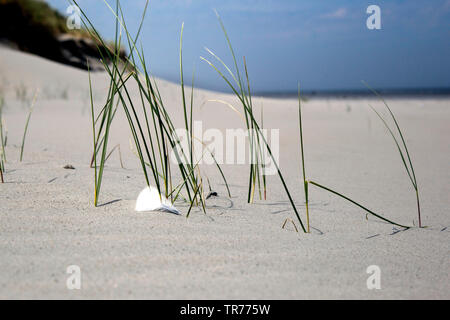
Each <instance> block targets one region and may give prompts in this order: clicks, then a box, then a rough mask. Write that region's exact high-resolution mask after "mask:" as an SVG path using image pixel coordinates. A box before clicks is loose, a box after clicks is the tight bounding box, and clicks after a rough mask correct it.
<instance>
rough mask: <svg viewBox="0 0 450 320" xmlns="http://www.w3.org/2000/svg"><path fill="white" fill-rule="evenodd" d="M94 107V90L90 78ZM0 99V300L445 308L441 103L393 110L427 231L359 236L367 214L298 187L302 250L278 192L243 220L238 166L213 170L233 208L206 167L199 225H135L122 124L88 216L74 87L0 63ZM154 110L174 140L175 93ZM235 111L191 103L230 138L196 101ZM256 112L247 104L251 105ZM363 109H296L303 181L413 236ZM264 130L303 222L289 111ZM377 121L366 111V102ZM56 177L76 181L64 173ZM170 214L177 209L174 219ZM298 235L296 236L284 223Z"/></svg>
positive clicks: (409, 205) (329, 105) (84, 149)
mask: <svg viewBox="0 0 450 320" xmlns="http://www.w3.org/2000/svg"><path fill="white" fill-rule="evenodd" d="M93 81H94V88H95V90H96V97H97V100H96V101H97V102H98V104H100V103H101V102H102V101H103V100H102V97H103V95H104V94H105V90H106V89H107V86H108V83H107V81H106V78H105V75H104V74H94V75H93ZM0 83H1V86H2V88H3V92H4V94H5V96H6V110H5V114H4V118H5V123H6V126H7V129H8V147H7V150H6V152H7V158H8V162H7V164H6V169H7V172H6V175H5V179H6V183H5V184H3V185H0V298H3V299H4V298H39V299H42V298H63V299H80V298H83V299H84V298H126V299H127V298H151V299H153V298H162V299H170V298H174V299H190V298H192V299H220V298H222V299H235V298H250V299H262V298H266V299H281V298H288V299H302V298H331V299H335V298H351V299H357V298H362V299H382V298H387V299H405V298H414V299H419V298H424V299H435V298H437V299H449V298H450V282H449V270H450V265H449V249H450V245H449V244H450V242H449V240H450V238H449V231H450V230H449V228H448V226H449V225H450V219H449V207H450V198H449V194H450V171H449V163H450V162H449V160H450V144H449V137H450V103H449V102H450V101H449V100H445V99H432V98H429V99H409V100H407V99H401V100H400V99H395V100H391V101H389V103H390V106H391V107H392V109H393V111H394V112H395V113H396V115H397V118H398V120H399V122H400V125H401V127H402V129H403V130H404V134H405V135H406V139H407V143H408V146H409V149H410V152H411V155H412V159H413V163H414V167H415V170H416V175H417V179H418V182H419V187H420V190H421V201H422V220H423V223H424V224H425V225H427V226H429V227H428V228H427V229H420V230H419V229H417V228H414V229H410V230H407V231H403V232H396V229H398V228H396V229H394V228H393V226H392V225H389V224H386V223H383V222H380V221H377V220H376V219H374V218H370V217H369V220H366V218H365V212H363V211H362V210H360V209H358V208H357V207H355V206H353V205H351V204H349V203H348V202H346V201H344V200H342V199H340V198H337V197H335V196H334V195H331V194H328V193H326V192H324V191H322V190H318V189H314V188H312V187H311V189H310V194H311V210H310V211H311V212H310V214H311V224H312V226H313V227H314V229H313V232H312V233H311V234H309V235H306V234H303V233H302V232H300V233H296V232H295V231H294V229H293V227H292V226H291V225H290V226H289V227H288V228H287V229H282V228H281V226H282V224H283V222H284V220H285V219H286V218H287V217H290V218H292V219H293V220H294V221H296V220H295V216H294V214H293V211H292V209H291V207H290V205H289V203H288V202H287V197H286V195H285V193H284V191H283V189H282V187H281V184H280V182H279V180H278V178H277V176H273V177H271V178H270V179H269V182H268V200H267V201H259V200H257V201H256V203H255V204H253V205H249V204H247V203H246V197H247V178H248V167H247V166H242V165H241V166H225V167H224V171H225V174H226V176H227V178H228V180H229V182H230V184H231V192H232V199H231V200H229V199H227V197H226V192H225V188H224V185H223V183H222V180H221V179H220V176H219V174H218V173H217V171H216V169H215V168H214V167H207V166H205V167H204V168H203V170H204V172H205V173H206V174H207V175H208V177H209V179H210V181H211V184H212V187H213V189H214V190H215V191H217V192H218V193H219V196H220V197H219V198H217V199H213V200H211V201H210V202H208V207H209V208H208V214H207V215H204V214H203V213H202V212H201V211H200V210H198V209H195V210H194V211H193V212H192V214H191V216H190V218H189V219H186V218H185V217H184V216H176V215H172V214H168V213H137V212H135V211H134V205H135V199H136V197H137V195H138V193H139V191H140V190H141V189H142V188H143V187H144V185H145V182H144V179H143V176H142V174H141V171H140V169H139V164H138V160H137V159H136V157H135V156H134V155H133V154H132V152H131V151H130V147H129V138H130V136H131V135H130V132H129V128H128V125H127V123H126V121H124V119H123V116H122V112H120V113H121V114H120V115H119V116H118V118H117V119H116V121H115V122H114V124H113V129H112V130H113V133H112V137H111V144H110V145H111V147H112V146H114V145H115V144H120V145H121V151H122V156H123V161H124V165H125V169H122V168H121V167H120V163H119V159H118V155H117V154H116V153H114V155H113V156H112V157H111V158H110V159H109V160H108V163H107V164H108V167H107V169H106V171H105V177H104V180H103V190H102V193H101V199H100V202H101V203H107V204H105V205H104V206H101V207H98V208H94V207H93V204H92V201H93V195H92V194H93V181H94V179H93V175H94V172H93V169H90V168H89V161H90V157H91V149H92V138H91V135H92V131H91V120H90V114H89V110H90V109H89V102H88V87H87V73H85V72H83V71H80V70H76V69H73V68H70V67H66V66H62V65H59V64H55V63H53V62H50V61H47V60H43V59H41V58H38V57H35V56H31V55H27V54H23V53H20V52H15V51H11V50H9V49H5V48H0ZM21 83H23V84H24V87H27V88H28V96H30V95H32V92H33V90H34V88H40V95H39V98H38V100H37V103H36V106H35V110H34V113H33V115H32V118H31V122H30V127H29V133H28V138H27V141H26V147H25V154H24V161H23V162H22V163H19V161H18V159H19V146H20V144H21V138H22V133H23V126H24V123H25V119H26V114H27V109H26V107H24V106H23V103H22V102H21V101H19V100H18V99H17V96H16V89H17V88H18V87H19V86H20V84H21ZM159 83H160V89H161V91H162V92H161V93H162V95H163V98H164V99H165V101H166V104H167V107H168V109H169V112H170V113H171V114H174V117H175V122H176V124H177V125H179V126H182V113H181V105H180V97H181V95H180V88H179V87H178V86H177V85H175V84H171V83H168V82H165V81H160V82H159ZM217 98H219V99H223V100H226V101H228V102H230V103H233V104H235V105H236V106H238V104H237V103H236V100H235V98H233V97H232V96H228V95H224V94H216V93H213V92H208V91H202V90H198V91H196V119H199V120H202V121H203V126H204V127H205V128H206V127H211V128H213V127H217V128H220V129H225V128H234V127H238V126H241V122H240V121H241V120H240V119H239V117H238V116H237V115H236V114H235V113H234V112H232V111H230V110H229V109H228V108H227V107H224V106H223V105H219V104H216V103H211V102H209V103H206V104H205V105H204V106H203V107H202V108H201V109H200V108H199V106H200V105H201V104H202V103H203V102H204V101H205V100H208V99H217ZM256 100H257V102H256V104H257V105H259V104H260V101H261V99H256ZM368 102H369V101H366V100H362V99H361V100H355V99H354V100H326V99H322V100H311V101H308V102H306V103H305V104H304V136H305V151H306V164H307V172H308V176H309V178H311V179H313V180H316V181H318V182H321V183H323V184H326V185H328V186H330V187H332V188H335V189H336V190H339V191H340V192H342V193H344V194H346V195H348V196H350V197H352V198H353V199H355V200H357V201H360V202H361V203H363V204H365V205H366V206H368V207H369V208H371V209H373V210H374V211H376V212H378V213H381V214H383V215H384V216H386V217H388V218H391V219H393V220H395V221H397V222H399V223H403V224H408V225H412V223H413V220H415V224H416V225H417V213H416V204H415V196H414V193H413V190H412V187H411V185H410V183H409V180H408V177H407V175H406V172H405V170H404V168H403V166H402V163H401V160H400V157H399V155H398V153H397V150H396V149H395V145H394V144H393V141H392V139H391V137H390V136H389V134H388V132H387V131H386V130H385V129H384V128H383V125H382V123H381V122H380V121H379V119H377V118H376V115H375V114H373V112H372V111H371V110H370V109H369V107H368V105H367V104H368ZM263 103H264V110H265V125H266V126H267V127H271V128H280V141H281V147H280V153H281V159H280V165H281V168H282V171H283V173H284V175H285V177H286V180H287V183H288V185H289V187H290V189H291V192H292V194H293V195H294V198H295V201H296V203H297V205H298V208H299V211H300V213H301V215H302V217H303V218H304V217H305V210H304V205H303V202H304V196H303V189H302V188H303V186H302V182H301V171H300V153H299V139H298V122H297V121H298V120H297V119H298V118H297V117H298V116H297V101H296V100H276V99H264V100H263ZM370 103H372V104H373V105H374V106H375V107H378V108H380V110H382V104H380V103H379V102H378V101H376V100H373V101H370ZM66 164H71V165H73V166H74V167H75V168H76V169H75V170H66V169H63V166H65V165H66ZM177 207H178V208H179V209H180V211H182V212H183V214H185V213H186V211H187V205H186V204H177ZM297 226H298V223H297ZM69 265H78V266H80V268H81V272H82V288H81V290H68V289H67V287H66V279H67V277H68V275H67V274H66V268H67V267H68V266H69ZM370 265H377V266H379V267H380V269H381V289H380V290H368V289H367V286H366V280H367V278H368V277H369V274H367V273H366V269H367V267H368V266H370Z"/></svg>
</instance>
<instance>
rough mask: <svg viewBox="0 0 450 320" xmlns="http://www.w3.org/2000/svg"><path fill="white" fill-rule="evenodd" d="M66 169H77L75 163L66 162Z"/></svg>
mask: <svg viewBox="0 0 450 320" xmlns="http://www.w3.org/2000/svg"><path fill="white" fill-rule="evenodd" d="M64 169H69V170H75V167H74V166H73V165H71V164H66V165H65V166H64Z"/></svg>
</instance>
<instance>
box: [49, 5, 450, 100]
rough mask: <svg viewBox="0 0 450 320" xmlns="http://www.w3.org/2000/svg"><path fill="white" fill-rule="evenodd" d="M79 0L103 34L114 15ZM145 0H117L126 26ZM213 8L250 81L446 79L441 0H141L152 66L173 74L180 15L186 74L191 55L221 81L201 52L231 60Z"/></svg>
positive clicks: (206, 75)
mask: <svg viewBox="0 0 450 320" xmlns="http://www.w3.org/2000/svg"><path fill="white" fill-rule="evenodd" d="M108 1H109V2H110V3H111V4H113V3H114V2H115V1H113V0H108ZM48 2H49V3H50V4H51V5H52V6H53V7H55V8H58V9H59V10H60V11H65V10H66V8H67V2H66V1H61V0H49V1H48ZM78 2H79V4H80V5H81V7H82V8H83V9H84V10H85V11H86V12H87V13H88V16H89V17H90V18H91V19H92V21H93V22H94V24H95V25H96V27H97V28H98V29H99V30H100V32H101V34H102V35H103V36H104V37H105V38H110V39H112V38H113V34H114V18H113V16H112V14H111V12H110V11H109V9H108V8H107V7H106V5H105V4H104V3H103V1H102V0H95V1H94V0H79V1H78ZM145 2H146V1H145V0H126V1H122V5H123V7H124V10H125V16H126V19H127V24H128V25H129V26H130V28H131V29H132V30H135V29H136V28H137V25H138V22H139V20H140V17H141V15H142V10H143V8H144V6H145ZM371 4H375V5H378V6H379V7H380V9H381V27H382V29H381V30H369V29H367V27H366V19H367V17H368V16H369V15H368V14H367V13H366V8H367V7H368V6H369V5H371ZM213 9H216V10H217V11H218V12H219V14H220V15H221V17H222V20H223V21H224V23H225V26H226V28H227V31H228V33H229V36H230V38H231V40H232V43H233V46H234V48H235V50H236V53H237V56H238V57H239V58H242V56H245V57H246V60H247V65H248V68H249V73H250V81H251V84H252V88H253V90H254V91H295V90H296V87H297V82H298V81H300V83H301V85H302V87H303V88H304V89H305V90H336V89H362V88H363V86H362V84H361V82H360V81H361V80H365V81H367V82H368V83H369V84H371V85H372V86H373V87H377V88H415V87H450V0H430V1H423V0H407V1H402V0H397V1H395V0H390V1H376V0H373V1H364V0H329V1H320V0H309V1H301V0H221V1H219V0H150V7H149V12H148V14H147V17H146V20H145V24H144V29H143V33H142V36H141V41H142V44H143V47H144V50H145V52H146V59H147V61H148V64H150V68H151V71H152V73H153V74H154V75H156V76H159V77H162V78H165V79H169V80H172V81H178V79H179V69H178V68H179V66H178V47H179V35H180V28H181V23H182V22H184V23H185V33H184V48H183V53H184V65H185V72H186V76H185V77H186V78H190V77H191V74H192V71H193V67H194V65H195V70H196V71H195V73H196V82H197V84H198V85H199V86H201V87H206V88H211V89H216V90H217V89H218V90H225V89H226V87H225V84H224V83H223V80H221V79H219V78H218V76H217V74H216V73H215V72H214V71H213V70H212V69H211V68H210V67H209V66H208V65H207V64H206V63H205V62H202V61H201V60H200V56H208V54H207V52H206V51H205V50H204V47H208V48H210V49H211V50H212V51H214V52H215V53H216V54H217V55H219V56H220V57H222V58H223V59H224V60H225V62H226V63H230V66H231V65H232V64H231V60H230V59H231V57H230V54H229V51H228V49H227V46H226V41H225V38H224V36H223V34H222V31H221V29H220V26H219V24H218V21H217V18H216V16H215V14H214V11H213Z"/></svg>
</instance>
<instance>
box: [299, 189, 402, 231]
mask: <svg viewBox="0 0 450 320" xmlns="http://www.w3.org/2000/svg"><path fill="white" fill-rule="evenodd" d="M308 182H309V183H310V184H312V185H314V186H316V187H319V188H321V189H324V190H326V191H328V192H331V193H333V194H335V195H337V196H339V197H341V198H343V199H345V200H347V201H349V202H351V203H353V204H354V205H356V206H358V207H360V208H361V209H363V210H365V211H366V212H368V213H369V214H371V215H373V216H375V217H377V218H378V219H381V220H383V221H386V222H389V223H390V224H393V225H396V226H399V227H402V228H405V229H409V228H411V227H408V226H404V225H401V224H398V223H396V222H393V221H391V220H389V219H386V218H384V217H382V216H380V215H379V214H376V213H375V212H373V211H372V210H369V209H367V208H366V207H364V206H363V205H361V204H359V203H357V202H356V201H354V200H352V199H350V198H348V197H346V196H344V195H343V194H341V193H339V192H337V191H334V190H332V189H330V188H327V187H325V186H323V185H321V184H319V183H317V182H314V181H311V180H309V181H308Z"/></svg>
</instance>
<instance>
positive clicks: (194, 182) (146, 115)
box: [73, 0, 228, 212]
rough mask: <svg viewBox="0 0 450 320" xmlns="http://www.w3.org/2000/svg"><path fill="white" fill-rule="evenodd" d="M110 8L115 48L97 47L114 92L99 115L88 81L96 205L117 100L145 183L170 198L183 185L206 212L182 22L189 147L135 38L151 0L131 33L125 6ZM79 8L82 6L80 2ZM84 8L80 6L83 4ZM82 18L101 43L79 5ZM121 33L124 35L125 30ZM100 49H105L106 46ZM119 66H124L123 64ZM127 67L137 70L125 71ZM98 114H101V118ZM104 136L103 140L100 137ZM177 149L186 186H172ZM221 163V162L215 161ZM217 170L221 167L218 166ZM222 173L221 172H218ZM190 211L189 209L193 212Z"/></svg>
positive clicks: (185, 107) (181, 61)
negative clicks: (123, 48)
mask: <svg viewBox="0 0 450 320" xmlns="http://www.w3.org/2000/svg"><path fill="white" fill-rule="evenodd" d="M104 2H105V4H106V5H107V6H108V8H109V9H110V11H111V12H112V13H113V15H114V17H115V21H116V33H115V43H116V46H115V48H116V49H115V50H114V52H112V51H106V52H105V53H104V52H102V51H101V50H99V52H100V54H101V55H103V54H106V55H108V59H103V61H112V63H111V65H109V64H107V63H103V66H104V69H105V71H106V72H107V74H108V76H109V78H110V90H109V94H108V98H107V103H106V104H105V106H104V107H103V108H102V109H101V111H100V113H99V115H97V116H96V115H95V110H94V109H95V108H94V102H93V99H92V87H91V82H90V92H91V117H92V130H93V146H94V149H93V158H94V161H93V162H94V168H95V190H96V192H95V196H94V203H95V205H97V203H98V197H99V194H100V188H101V181H102V177H103V172H104V164H105V161H106V159H107V152H106V150H107V144H108V139H109V132H110V128H111V122H112V120H113V119H114V115H115V109H113V105H114V100H115V99H118V101H119V104H120V105H121V106H122V109H123V111H124V113H125V116H126V118H127V121H128V124H129V127H130V131H131V134H132V137H133V141H134V145H135V147H136V154H137V156H138V158H139V161H140V163H141V168H142V172H143V175H144V178H145V182H146V184H147V186H150V184H151V183H152V182H153V183H154V184H155V185H156V188H157V190H158V192H159V194H160V196H161V197H162V196H163V195H164V196H165V197H166V198H168V197H172V196H173V194H174V191H175V190H177V192H178V193H177V196H178V194H179V193H180V192H181V190H182V189H183V190H184V191H185V197H183V198H185V199H187V201H189V202H190V204H191V207H192V206H193V205H194V204H195V205H201V207H202V208H203V211H204V212H206V209H205V208H206V205H205V198H204V191H203V190H204V188H203V179H202V178H201V171H200V168H199V167H198V166H194V165H193V162H194V161H195V159H194V150H193V143H192V138H193V134H192V132H193V129H192V119H193V90H194V86H193V84H192V91H191V98H190V106H189V105H188V102H187V99H186V96H185V91H184V76H183V59H182V57H183V55H182V39H183V30H184V25H182V28H181V32H180V52H179V53H180V78H181V79H180V80H181V88H182V109H183V113H184V119H185V129H186V131H187V132H189V133H190V134H189V135H188V136H189V137H188V140H189V141H188V144H189V147H188V150H185V148H183V147H181V143H180V137H179V136H178V135H177V133H176V131H175V126H174V124H173V122H172V119H171V117H170V115H169V113H168V111H167V109H166V108H165V106H164V101H163V99H162V97H161V94H160V92H159V89H158V87H157V84H156V82H155V80H154V79H153V77H152V76H151V75H150V73H149V71H148V67H147V63H146V60H145V58H144V52H143V49H141V51H140V50H138V49H137V45H136V43H137V41H138V38H139V35H140V32H141V28H142V24H143V22H144V17H145V15H146V11H147V7H148V1H147V2H146V6H145V9H144V11H143V15H142V19H141V21H140V25H139V29H138V31H137V33H136V35H135V37H132V36H131V35H130V33H129V31H128V28H127V25H126V22H125V19H124V16H123V12H122V7H121V5H120V1H119V0H116V5H115V10H114V9H113V8H111V6H110V5H109V4H108V3H107V2H106V1H104ZM73 3H74V4H75V5H77V6H78V3H77V2H76V1H75V0H74V1H73ZM78 7H79V6H78ZM79 8H80V7H79ZM80 11H81V13H82V16H83V19H82V21H83V24H84V25H85V28H86V29H87V30H90V32H91V36H92V37H95V38H96V39H97V40H98V42H99V43H100V44H103V43H104V40H103V39H102V38H101V36H100V35H99V33H98V32H97V30H96V28H95V27H94V25H93V24H92V23H91V21H90V20H89V18H88V17H87V16H86V14H85V13H84V11H83V9H82V8H80ZM122 32H123V34H122ZM122 36H124V38H125V39H126V42H127V43H128V46H129V48H130V54H129V57H128V58H127V59H126V61H123V59H121V58H120V57H119V50H118V48H120V42H121V39H122ZM102 47H104V46H103V45H102ZM120 66H123V67H122V68H121V67H120ZM127 70H133V71H132V72H129V73H127ZM129 80H130V81H131V80H133V83H134V84H135V85H136V86H137V89H138V98H139V102H136V101H135V100H134V99H132V94H131V92H130V86H129V84H128V81H129ZM100 116H101V117H100ZM99 117H100V118H99ZM98 119H101V120H100V124H99V125H98V128H97V127H96V125H97V120H98ZM100 137H101V138H100ZM100 145H101V146H102V150H101V153H100V154H101V157H100V159H99V160H98V157H97V149H98V148H99V146H100ZM170 150H172V151H173V152H174V155H175V158H176V160H177V167H178V171H179V173H180V175H181V178H182V181H183V183H182V184H179V185H178V186H177V187H175V188H174V187H173V185H174V184H173V182H172V176H173V173H174V171H173V169H172V168H171V161H170V158H169V157H170V153H169V151H170ZM216 164H217V163H216ZM217 166H218V168H219V170H220V166H219V165H218V164H217ZM220 171H221V170H220ZM221 174H222V177H223V179H224V182H225V184H226V186H227V189H228V183H227V181H226V179H225V176H224V175H223V172H222V171H221ZM189 212H190V211H189Z"/></svg>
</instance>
